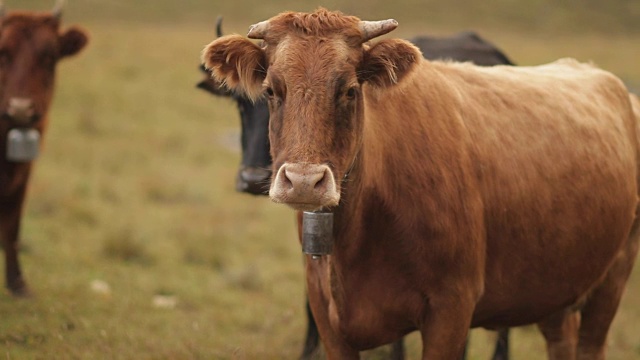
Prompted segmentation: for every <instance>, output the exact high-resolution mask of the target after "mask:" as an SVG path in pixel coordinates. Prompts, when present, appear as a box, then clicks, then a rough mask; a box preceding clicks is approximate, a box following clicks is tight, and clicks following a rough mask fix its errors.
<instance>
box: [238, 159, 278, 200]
mask: <svg viewBox="0 0 640 360" xmlns="http://www.w3.org/2000/svg"><path fill="white" fill-rule="evenodd" d="M270 178H271V171H270V170H267V169H263V168H258V167H253V166H247V167H243V168H241V169H240V171H238V178H237V182H236V190H237V191H239V192H246V193H249V194H253V195H267V194H268V193H269V183H270Z"/></svg>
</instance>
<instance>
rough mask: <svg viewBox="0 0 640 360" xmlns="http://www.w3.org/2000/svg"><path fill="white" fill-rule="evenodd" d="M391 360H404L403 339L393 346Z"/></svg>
mask: <svg viewBox="0 0 640 360" xmlns="http://www.w3.org/2000/svg"><path fill="white" fill-rule="evenodd" d="M389 359H390V360H404V341H403V340H402V339H400V340H398V341H396V342H394V343H392V344H391V355H390V357H389Z"/></svg>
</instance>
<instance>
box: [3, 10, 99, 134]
mask: <svg viewBox="0 0 640 360" xmlns="http://www.w3.org/2000/svg"><path fill="white" fill-rule="evenodd" d="M0 7H2V5H1V2H0ZM61 14H62V1H58V3H57V4H56V6H55V7H54V10H53V11H52V12H50V13H43V14H34V13H29V12H19V11H13V12H9V13H7V14H5V12H4V11H3V10H2V11H0V116H1V118H0V122H3V123H5V125H3V128H6V127H7V126H8V127H34V128H39V129H40V130H42V127H43V126H44V125H43V124H42V122H41V121H39V120H41V119H42V118H43V117H44V114H46V112H47V110H48V107H49V104H50V102H51V98H52V95H53V85H54V77H55V67H56V64H57V62H58V60H60V59H62V58H64V57H67V56H71V55H74V54H76V53H77V52H78V51H80V50H81V49H82V48H83V47H84V46H85V44H86V43H87V35H86V34H85V33H84V32H83V31H81V30H79V29H77V28H71V29H68V30H67V31H65V32H63V33H61V32H60V30H59V28H60V17H61ZM7 124H8V125H7Z"/></svg>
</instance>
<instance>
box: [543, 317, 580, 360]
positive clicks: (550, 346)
mask: <svg viewBox="0 0 640 360" xmlns="http://www.w3.org/2000/svg"><path fill="white" fill-rule="evenodd" d="M579 326H580V317H579V315H578V313H577V312H574V311H571V310H565V311H562V312H560V313H557V314H554V315H551V316H549V317H548V318H546V319H544V320H543V321H541V322H539V323H538V328H540V331H541V332H542V335H543V336H544V339H545V341H546V343H547V354H548V356H549V360H574V359H575V358H576V349H577V346H578V327H579Z"/></svg>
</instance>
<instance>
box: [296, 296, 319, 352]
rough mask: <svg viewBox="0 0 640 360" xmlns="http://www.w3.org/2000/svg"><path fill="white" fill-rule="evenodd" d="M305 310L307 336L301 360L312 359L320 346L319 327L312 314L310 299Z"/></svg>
mask: <svg viewBox="0 0 640 360" xmlns="http://www.w3.org/2000/svg"><path fill="white" fill-rule="evenodd" d="M305 308H306V309H307V336H306V338H305V340H304V348H303V349H302V355H300V359H301V360H307V359H311V356H312V355H313V354H314V353H315V352H316V350H317V349H318V345H320V334H319V333H318V326H317V325H316V321H315V319H314V318H313V313H311V306H310V305H309V298H308V297H307V301H306V306H305Z"/></svg>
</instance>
